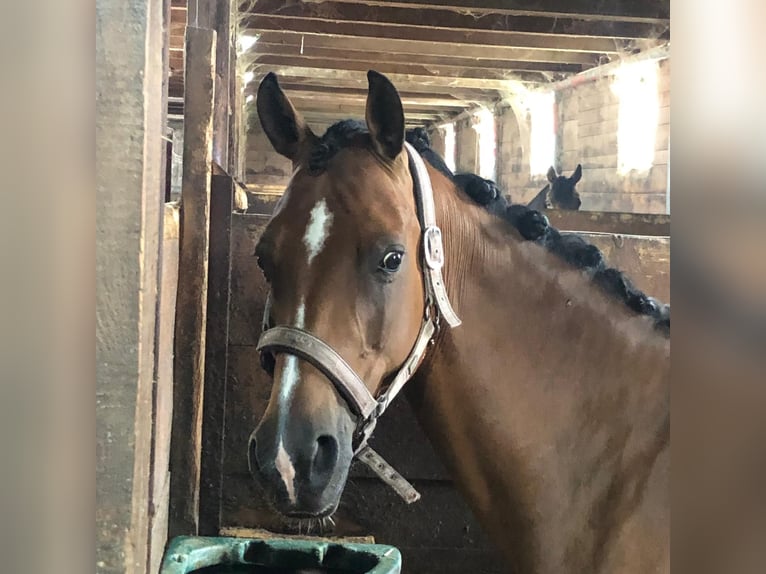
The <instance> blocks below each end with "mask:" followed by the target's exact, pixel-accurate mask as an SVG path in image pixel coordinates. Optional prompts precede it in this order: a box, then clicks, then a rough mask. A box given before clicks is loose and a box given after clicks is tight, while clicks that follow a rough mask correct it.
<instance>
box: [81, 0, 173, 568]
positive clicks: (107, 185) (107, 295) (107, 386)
mask: <svg viewBox="0 0 766 574" xmlns="http://www.w3.org/2000/svg"><path fill="white" fill-rule="evenodd" d="M162 73H163V67H162V14H161V4H160V3H157V2H150V1H148V0H120V1H117V0H100V1H99V2H97V3H96V85H97V90H96V156H97V158H98V165H99V169H98V170H97V174H96V213H97V216H96V245H97V249H96V380H97V383H96V539H97V540H96V564H97V571H98V572H99V573H103V574H111V573H115V574H116V573H124V572H128V573H137V574H145V573H146V572H147V571H148V566H147V561H148V554H149V518H148V517H149V484H150V480H151V476H150V462H151V438H152V421H151V417H152V386H153V374H154V338H155V312H156V297H157V260H158V248H159V247H158V246H159V239H160V237H159V229H160V217H161V214H160V195H161V177H162V161H161V157H162V150H163V147H162V143H161V142H162V140H161V134H162V131H161V129H162Z"/></svg>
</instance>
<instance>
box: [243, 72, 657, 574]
mask: <svg viewBox="0 0 766 574" xmlns="http://www.w3.org/2000/svg"><path fill="white" fill-rule="evenodd" d="M368 79H369V93H368V99H367V110H366V123H367V128H368V130H366V131H365V132H353V133H351V134H349V135H348V137H347V138H346V141H345V144H344V145H337V142H338V141H340V140H339V139H338V138H335V137H328V136H327V134H325V136H324V137H323V138H321V139H320V138H318V137H317V136H315V135H314V134H313V133H312V132H311V130H310V129H309V127H308V126H307V125H306V123H305V122H304V120H303V119H302V118H301V116H300V115H299V114H298V112H296V110H295V109H294V108H293V106H292V104H291V103H290V102H289V100H288V99H287V98H286V96H285V95H284V94H283V92H282V91H281V89H280V87H279V85H278V82H277V79H276V76H274V75H273V74H269V75H268V76H266V78H265V79H264V80H263V82H262V83H261V86H260V88H259V91H258V101H257V107H258V113H259V116H260V119H261V122H262V124H263V128H264V131H265V133H266V134H267V136H268V137H269V139H270V141H271V143H272V145H273V146H274V148H275V149H276V151H278V152H279V153H281V154H283V155H285V156H286V157H288V158H289V159H291V160H292V161H293V166H294V171H293V176H292V179H291V181H290V184H289V185H288V187H287V190H286V192H285V196H284V198H283V200H282V201H281V203H280V205H279V207H278V208H277V210H276V212H275V214H274V216H273V219H272V220H271V222H270V223H269V225H268V227H267V228H266V230H265V232H264V234H263V236H262V238H261V241H260V243H259V245H258V247H257V255H258V260H259V265H260V266H261V268H262V269H263V271H264V274H265V276H266V278H267V280H268V281H269V283H270V285H271V289H272V291H271V293H272V294H271V297H272V300H271V311H270V319H271V322H272V323H273V324H277V325H285V326H290V327H294V328H297V329H300V330H303V331H306V332H309V333H311V334H312V335H313V336H314V337H316V338H318V339H320V340H321V341H323V342H324V343H326V345H327V346H328V347H331V348H332V349H333V350H334V351H336V352H337V354H338V355H339V356H340V357H342V358H343V359H344V360H345V362H346V363H347V366H348V367H350V369H352V370H353V371H354V372H355V373H357V374H358V377H359V378H360V379H361V381H363V384H364V385H366V388H367V390H369V392H370V393H371V394H373V395H375V394H377V393H380V392H381V390H382V389H385V388H386V385H387V384H388V383H389V382H390V380H391V378H392V376H393V375H394V373H397V371H398V369H399V367H400V366H401V365H402V363H403V362H405V360H406V358H407V357H408V354H409V353H410V351H411V349H412V347H413V344H414V342H415V341H416V339H417V338H418V333H419V329H420V328H421V324H422V320H423V317H424V316H429V313H430V312H433V311H432V309H431V306H428V305H426V303H425V300H426V298H425V297H424V293H426V292H427V291H426V288H427V282H426V280H425V279H424V277H425V275H423V271H424V269H425V268H424V263H423V261H422V257H421V255H422V250H423V249H424V247H423V244H422V242H423V237H424V235H423V232H422V229H421V221H420V219H419V216H418V208H417V207H418V206H417V205H416V200H415V198H414V195H413V174H412V173H411V170H410V167H409V164H408V154H407V151H406V150H404V148H403V143H404V114H403V111H402V104H401V101H400V99H399V95H398V93H397V91H396V89H395V88H394V86H393V85H392V84H391V83H390V82H389V81H388V80H387V79H386V78H385V77H383V76H381V75H380V74H377V73H375V72H372V71H371V72H369V73H368ZM339 129H340V128H339ZM331 130H332V128H331ZM341 131H342V130H341ZM335 135H338V134H335ZM341 139H342V138H341ZM428 175H429V176H430V179H431V183H432V185H433V193H434V198H435V206H436V209H435V214H436V221H437V222H438V225H439V226H440V227H441V230H442V233H443V236H444V254H445V255H444V256H445V263H444V273H445V275H444V286H445V287H446V292H447V294H448V296H449V299H450V301H451V302H452V305H453V306H454V309H455V311H456V312H457V314H458V315H459V317H460V319H462V325H460V326H457V327H455V328H448V327H447V326H446V325H444V324H443V323H444V322H442V327H441V329H440V330H439V331H438V332H437V333H436V334H435V335H434V337H433V341H432V343H433V344H432V345H431V346H430V347H429V348H428V350H427V352H426V356H425V359H424V361H423V362H422V364H420V366H419V368H418V369H417V371H416V373H415V376H414V377H413V378H412V380H411V381H410V382H409V383H407V385H406V387H405V393H406V395H407V397H408V399H409V401H410V402H411V403H412V405H413V408H414V410H415V412H416V414H417V416H418V418H419V420H420V422H421V424H422V426H423V428H424V430H425V431H426V434H427V435H428V437H429V439H430V440H431V441H432V443H433V445H434V446H435V448H436V449H437V452H439V453H440V455H441V457H442V459H443V460H444V462H445V463H446V464H447V466H448V468H449V469H450V471H451V472H452V474H453V476H454V478H455V480H456V482H457V484H458V486H459V488H460V489H461V491H462V492H463V494H464V495H465V496H466V498H467V500H468V502H469V503H470V505H471V507H472V509H473V511H474V512H475V514H476V516H477V517H478V519H479V520H480V521H481V523H482V524H483V526H484V528H485V529H486V531H487V532H488V533H489V535H490V536H491V538H492V539H493V540H494V541H495V543H496V544H497V545H498V547H499V548H500V549H501V550H502V551H504V553H505V554H506V556H507V558H508V561H509V570H510V571H513V572H520V573H530V572H536V573H557V574H560V573H565V572H571V573H583V572H588V573H591V572H605V573H606V572H609V573H612V572H630V573H637V572H668V571H669V518H670V517H669V462H670V453H669V448H670V447H669V432H670V431H669V425H670V423H669V416H670V414H669V413H670V411H669V353H670V350H669V340H668V339H667V338H666V337H665V336H663V335H662V334H660V333H659V332H658V331H656V330H655V329H654V328H653V326H652V322H651V321H650V320H649V319H647V318H646V317H639V316H636V315H635V313H633V312H632V311H631V310H630V309H629V308H628V307H627V306H626V305H625V304H624V303H623V302H621V301H618V300H617V299H616V298H614V297H612V296H610V295H609V294H606V293H605V292H603V291H602V290H600V289H598V288H596V287H595V286H594V283H593V282H592V281H591V279H590V278H589V277H588V276H587V275H586V274H584V273H582V272H581V271H579V270H577V269H575V268H573V267H572V266H570V265H569V264H567V263H566V262H564V261H562V260H561V259H559V258H557V257H555V256H554V255H552V254H551V253H550V252H549V251H547V250H546V249H545V248H544V247H541V246H539V245H536V244H533V243H531V242H525V241H523V240H522V239H521V237H520V236H519V235H518V234H517V232H516V231H515V230H514V229H512V228H511V226H509V225H508V224H507V223H506V222H505V221H503V220H502V219H500V218H498V217H496V216H494V215H492V214H490V213H488V212H487V211H486V210H484V209H482V208H480V207H478V206H477V205H476V204H474V203H473V202H472V201H470V199H469V198H468V197H467V196H465V195H464V194H463V193H462V192H460V191H458V189H457V188H456V187H455V186H454V184H453V183H452V182H451V181H449V180H448V179H447V178H446V177H445V176H443V175H442V174H441V173H439V172H438V171H437V170H435V169H432V168H430V167H429V168H428ZM429 265H430V264H429ZM306 358H307V357H306V356H300V357H299V355H298V354H297V353H290V352H277V353H276V354H275V364H274V385H273V389H272V393H271V398H270V401H269V405H268V407H267V410H266V412H265V414H264V417H263V419H262V420H261V422H260V424H259V426H258V428H257V429H256V430H255V431H254V432H253V434H252V436H251V441H250V451H249V453H248V454H249V461H250V465H251V468H252V469H253V473H254V475H255V476H256V477H257V479H258V480H259V482H261V483H262V484H263V485H264V486H265V488H266V490H267V491H268V493H269V496H270V497H271V499H272V502H273V504H274V505H275V507H276V508H277V509H278V510H279V511H280V512H282V513H283V514H285V515H287V516H293V517H323V516H328V515H330V514H331V513H332V512H334V510H335V509H336V508H337V505H338V502H339V499H340V496H341V493H342V491H343V488H344V485H345V481H346V477H347V473H348V469H349V465H350V464H351V461H352V458H353V455H354V444H353V442H354V433H355V429H356V428H357V426H358V422H359V421H358V416H357V415H355V412H354V409H352V408H351V407H350V404H351V403H350V402H349V400H348V397H346V396H344V395H343V393H341V392H339V390H338V387H337V385H334V384H332V382H331V381H330V380H329V377H328V376H327V372H326V371H325V370H323V369H321V368H318V367H317V363H316V362H315V361H311V360H306Z"/></svg>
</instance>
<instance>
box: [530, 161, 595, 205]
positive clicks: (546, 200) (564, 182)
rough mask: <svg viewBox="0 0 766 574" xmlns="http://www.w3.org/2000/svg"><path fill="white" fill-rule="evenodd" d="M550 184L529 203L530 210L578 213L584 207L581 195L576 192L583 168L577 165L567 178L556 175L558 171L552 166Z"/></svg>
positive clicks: (549, 176) (548, 175) (549, 172)
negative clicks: (560, 210)
mask: <svg viewBox="0 0 766 574" xmlns="http://www.w3.org/2000/svg"><path fill="white" fill-rule="evenodd" d="M547 177H548V184H547V185H546V186H545V187H544V188H543V189H542V190H540V193H538V194H537V195H536V196H535V197H534V198H533V199H532V201H530V202H529V203H527V207H529V208H530V209H536V210H538V211H543V210H545V209H563V210H566V211H577V210H578V209H580V206H581V205H582V201H581V200H580V194H579V193H577V191H576V190H575V186H576V185H577V182H578V181H580V178H581V177H582V166H581V165H580V164H577V167H576V168H575V170H574V173H573V174H572V175H571V176H569V177H567V176H565V175H563V174H559V173H556V169H555V168H554V167H553V166H551V167H550V169H548V174H547Z"/></svg>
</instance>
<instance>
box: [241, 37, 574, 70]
mask: <svg viewBox="0 0 766 574" xmlns="http://www.w3.org/2000/svg"><path fill="white" fill-rule="evenodd" d="M248 56H249V57H250V58H252V59H253V60H254V61H256V62H257V61H260V60H261V58H262V57H264V56H275V57H286V58H291V59H295V58H309V59H313V60H317V61H319V63H322V62H333V61H336V62H337V61H360V62H367V63H370V64H375V65H380V64H404V65H410V64H417V65H420V66H428V68H429V69H430V70H448V69H450V68H455V69H457V70H487V71H488V73H491V71H495V70H503V71H506V70H508V71H510V70H527V71H530V70H531V71H538V72H567V73H576V72H580V71H581V70H582V66H581V65H580V64H559V63H555V62H553V63H552V62H529V61H514V60H489V59H485V58H462V57H455V56H451V57H445V56H427V55H414V54H392V53H390V52H370V51H365V50H337V49H334V48H311V49H309V50H306V49H305V48H304V52H303V55H302V54H301V53H300V49H299V48H296V47H294V46H283V45H280V44H266V43H258V44H257V45H256V49H255V50H254V51H253V52H251V53H250V54H249V55H248ZM325 67H329V66H325Z"/></svg>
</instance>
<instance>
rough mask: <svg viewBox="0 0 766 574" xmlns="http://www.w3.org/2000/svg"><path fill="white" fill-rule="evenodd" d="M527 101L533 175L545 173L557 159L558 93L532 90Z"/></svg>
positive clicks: (530, 164)
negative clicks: (556, 116)
mask: <svg viewBox="0 0 766 574" xmlns="http://www.w3.org/2000/svg"><path fill="white" fill-rule="evenodd" d="M525 101H526V104H527V108H528V109H529V116H530V123H531V133H530V142H529V148H530V149H529V170H530V172H531V175H532V176H536V175H545V174H546V173H548V169H549V168H550V167H551V166H552V165H553V164H554V160H555V159H556V122H555V111H556V95H555V94H554V93H553V92H530V93H528V94H527V95H526V97H525Z"/></svg>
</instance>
